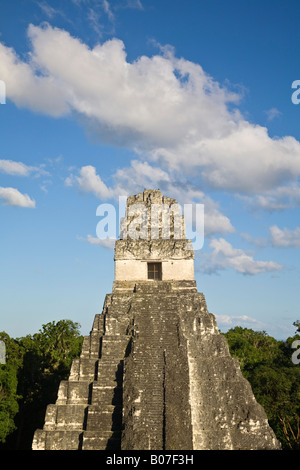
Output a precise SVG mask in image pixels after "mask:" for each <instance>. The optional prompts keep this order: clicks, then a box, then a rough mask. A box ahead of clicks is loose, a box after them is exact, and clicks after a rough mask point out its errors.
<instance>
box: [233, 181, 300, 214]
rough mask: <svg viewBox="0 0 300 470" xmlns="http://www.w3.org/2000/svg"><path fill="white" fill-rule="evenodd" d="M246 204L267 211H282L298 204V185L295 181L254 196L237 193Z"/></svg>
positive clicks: (299, 191) (299, 197)
mask: <svg viewBox="0 0 300 470" xmlns="http://www.w3.org/2000/svg"><path fill="white" fill-rule="evenodd" d="M237 197H239V198H240V199H242V200H243V201H245V203H246V205H247V206H248V207H250V208H251V209H254V210H265V211H268V212H275V211H283V210H285V209H288V208H293V207H299V206H300V187H299V185H298V184H297V183H294V184H290V185H288V186H279V187H278V188H275V189H272V190H269V191H266V192H265V193H264V194H257V195H254V196H245V195H237Z"/></svg>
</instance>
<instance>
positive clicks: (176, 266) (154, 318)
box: [32, 190, 280, 450]
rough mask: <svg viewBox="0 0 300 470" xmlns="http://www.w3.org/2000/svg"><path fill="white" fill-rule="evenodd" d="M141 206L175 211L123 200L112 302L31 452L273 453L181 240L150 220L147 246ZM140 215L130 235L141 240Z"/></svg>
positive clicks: (146, 200)
mask: <svg viewBox="0 0 300 470" xmlns="http://www.w3.org/2000/svg"><path fill="white" fill-rule="evenodd" d="M135 203H139V204H140V205H141V206H144V207H146V209H147V211H148V212H147V219H145V220H146V222H145V224H146V228H147V233H146V231H144V235H143V236H141V237H140V236H136V234H135V233H134V230H133V231H131V233H130V229H132V226H130V224H131V222H132V221H134V216H132V213H130V209H132V207H131V206H132V205H134V204H135ZM151 204H167V205H168V206H169V207H170V206H171V205H173V204H176V201H175V200H174V199H170V198H165V197H164V196H162V195H161V193H160V191H157V190H156V191H154V190H149V191H144V192H143V193H141V194H138V195H136V196H132V197H130V198H128V202H127V217H126V219H125V221H123V226H122V230H123V231H122V237H123V239H121V240H118V241H117V242H116V246H115V267H116V277H115V281H114V283H113V290H112V293H111V294H107V295H106V298H105V302H104V307H103V311H102V313H101V314H97V315H96V316H95V319H94V324H93V328H92V330H91V333H90V335H89V336H87V337H85V338H84V343H83V347H82V352H81V356H80V358H79V359H76V360H74V361H73V364H72V368H71V371H70V376H69V379H68V380H66V381H62V382H61V384H60V387H59V390H58V396H57V401H56V403H55V404H53V405H48V407H47V411H46V416H45V423H44V427H43V429H40V430H37V431H36V432H35V435H34V439H33V446H32V447H33V449H39V450H41V449H45V450H55V449H58V450H65V449H72V450H73V449H78V450H79V449H82V450H101V449H103V450H104V449H116V450H117V449H119V450H193V449H194V450H202V449H203V450H209V449H279V448H280V445H279V443H278V441H277V440H276V438H275V435H274V433H273V430H272V429H271V428H270V426H269V424H268V420H267V416H266V414H265V412H264V410H263V408H262V407H261V406H260V405H259V404H258V403H257V402H256V400H255V397H254V395H253V393H252V390H251V387H250V384H249V383H248V382H247V381H246V380H245V379H244V378H243V376H242V373H241V370H240V367H239V364H238V361H237V360H236V359H234V358H232V357H231V355H230V353H229V349H228V345H227V342H226V339H225V337H224V335H222V334H220V333H219V330H218V328H217V324H216V320H215V317H214V315H213V314H211V313H209V312H208V310H207V306H206V301H205V298H204V295H203V294H202V293H200V292H198V291H197V286H196V282H195V280H194V275H193V256H194V254H193V251H192V250H191V246H190V242H189V240H186V239H185V238H176V230H174V224H173V228H172V223H173V222H172V221H174V217H173V216H172V215H171V217H170V220H171V230H170V236H169V239H167V238H163V236H162V225H163V224H162V223H161V221H160V222H159V219H158V224H157V227H158V229H159V238H154V239H153V238H151V235H150V232H149V226H150V225H151V218H150V219H149V208H151ZM140 209H141V212H142V211H143V207H140ZM141 212H139V213H138V215H137V217H138V220H139V223H137V224H136V221H135V231H137V232H140V231H141V229H142V230H144V228H143V227H141V225H140V224H141V219H140V214H141ZM172 217H173V218H172ZM160 220H162V219H160ZM178 220H179V219H178ZM181 221H182V222H183V220H182V218H181ZM180 224H181V223H180ZM181 226H182V225H181ZM132 234H133V236H130V235H132ZM145 234H146V235H145ZM181 236H182V237H184V232H182V235H181Z"/></svg>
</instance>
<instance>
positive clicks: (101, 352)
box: [32, 294, 128, 450]
mask: <svg viewBox="0 0 300 470" xmlns="http://www.w3.org/2000/svg"><path fill="white" fill-rule="evenodd" d="M127 297H128V296H127ZM127 297H126V295H125V298H124V295H120V294H116V295H114V296H112V295H108V296H107V297H106V300H105V304H104V308H103V312H102V314H97V315H96V316H95V319H94V324H93V328H92V331H91V333H90V335H89V336H86V337H85V338H84V341H83V345H82V351H81V355H80V357H79V358H78V359H74V360H73V362H72V367H71V371H70V376H69V379H68V380H64V381H62V382H61V383H60V386H59V390H58V395H57V400H56V403H55V404H50V405H48V407H47V410H46V415H45V423H44V427H43V429H41V430H37V431H36V432H35V434H34V439H33V445H32V448H33V449H35V450H41V449H43V450H79V449H82V450H90V449H91V450H92V449H98V450H104V449H120V447H121V430H122V381H123V360H124V355H125V349H126V346H127V343H128V335H126V328H127V326H128V321H126V309H128V298H127ZM125 325H126V326H125Z"/></svg>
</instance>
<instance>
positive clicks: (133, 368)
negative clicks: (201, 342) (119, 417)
mask: <svg viewBox="0 0 300 470" xmlns="http://www.w3.org/2000/svg"><path fill="white" fill-rule="evenodd" d="M184 287H185V286H183V288H184ZM177 311H178V310H177V295H176V294H175V295H174V292H173V290H172V286H171V284H170V283H165V282H163V281H161V282H160V281H156V282H154V283H153V284H150V285H149V283H138V284H136V288H135V295H134V298H133V302H132V308H131V311H130V313H131V324H132V329H131V335H132V336H131V342H130V347H129V348H128V350H127V355H126V358H125V366H124V370H125V372H124V382H123V386H124V395H123V406H124V408H123V427H124V429H123V433H122V449H123V450H129V449H132V450H142V449H146V450H184V449H185V450H189V449H192V446H193V443H192V425H191V408H190V404H189V385H188V384H189V369H188V360H187V350H186V348H187V344H186V340H185V338H184V337H183V336H182V334H181V330H180V319H179V317H178V314H177Z"/></svg>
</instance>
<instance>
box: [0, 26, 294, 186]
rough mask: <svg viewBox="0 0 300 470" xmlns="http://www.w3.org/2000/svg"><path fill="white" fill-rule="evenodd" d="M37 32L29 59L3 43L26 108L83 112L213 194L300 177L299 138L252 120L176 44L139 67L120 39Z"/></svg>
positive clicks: (5, 75)
mask: <svg viewBox="0 0 300 470" xmlns="http://www.w3.org/2000/svg"><path fill="white" fill-rule="evenodd" d="M28 35H29V39H30V41H31V44H32V51H31V53H30V55H29V60H28V62H24V61H21V60H20V59H19V58H18V57H17V55H16V53H15V52H14V51H13V50H12V49H10V48H8V47H6V46H4V45H3V44H2V45H0V75H1V77H2V79H3V80H4V81H5V82H6V83H7V97H8V98H9V99H11V100H13V101H14V102H15V103H16V104H17V105H18V106H26V107H28V108H30V109H32V110H35V111H40V112H44V113H46V114H49V115H52V116H63V115H65V114H66V113H72V112H73V113H74V115H76V116H77V117H78V118H79V119H80V120H81V122H83V123H84V124H85V125H86V127H87V128H88V129H89V130H90V131H93V132H95V133H96V134H97V135H98V136H99V137H100V138H101V139H102V140H106V141H107V142H111V143H114V144H116V143H118V144H120V145H126V146H128V147H130V148H131V149H134V150H135V151H136V152H137V154H139V155H140V156H142V157H143V158H144V159H146V160H147V161H150V160H152V162H158V163H159V164H160V166H161V167H162V168H163V169H165V170H167V171H173V172H177V174H185V175H188V174H189V175H193V176H198V178H199V180H200V181H201V184H202V185H206V186H209V187H211V188H217V189H225V190H228V191H238V192H240V193H243V194H245V193H246V194H253V193H257V192H261V193H262V194H263V193H265V191H269V190H272V189H274V188H276V187H277V186H279V185H281V186H282V185H286V184H287V183H290V182H295V181H296V180H297V178H298V177H299V175H300V144H299V142H298V141H297V140H296V139H295V138H293V137H289V136H287V137H282V138H276V139H275V138H271V137H270V136H269V134H268V130H267V128H265V127H262V126H259V125H255V124H252V123H250V122H248V121H247V120H246V119H245V118H244V117H243V116H242V115H241V113H240V112H239V111H238V109H237V106H238V103H239V99H240V96H239V95H238V94H237V93H233V92H232V91H231V90H230V89H229V88H228V87H227V88H225V87H223V86H221V85H220V84H219V83H217V82H216V81H215V80H214V79H213V78H212V77H210V76H209V75H208V74H207V73H206V72H205V71H204V70H203V69H202V67H201V66H200V65H198V64H195V63H193V62H191V61H188V60H185V59H184V58H177V57H176V56H175V54H174V52H173V51H172V49H171V48H164V49H163V53H161V54H160V55H154V56H153V57H146V56H142V57H139V58H137V59H136V60H135V61H133V62H129V61H128V60H127V57H126V51H125V47H124V44H123V42H122V41H120V40H118V39H112V40H108V41H106V42H104V43H102V44H97V45H96V46H95V47H94V48H92V49H91V48H89V47H88V46H87V45H86V44H84V43H83V42H81V41H80V40H79V39H77V38H74V37H72V36H71V35H70V34H69V33H68V32H66V31H64V30H61V29H58V28H52V27H51V26H49V25H44V26H42V27H37V26H33V25H30V27H29V29H28ZM66 63H67V64H68V67H66V66H65V64H66Z"/></svg>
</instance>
